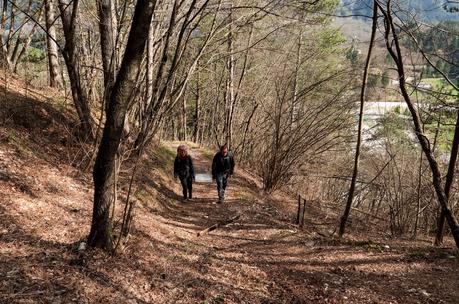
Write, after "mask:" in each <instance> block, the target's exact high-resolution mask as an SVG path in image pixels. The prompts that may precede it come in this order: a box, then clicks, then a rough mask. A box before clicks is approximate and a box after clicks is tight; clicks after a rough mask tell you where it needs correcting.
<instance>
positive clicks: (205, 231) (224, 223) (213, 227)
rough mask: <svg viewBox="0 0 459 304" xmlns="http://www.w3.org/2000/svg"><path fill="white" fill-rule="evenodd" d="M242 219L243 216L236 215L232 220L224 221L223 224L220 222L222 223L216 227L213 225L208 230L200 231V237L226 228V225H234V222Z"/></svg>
mask: <svg viewBox="0 0 459 304" xmlns="http://www.w3.org/2000/svg"><path fill="white" fill-rule="evenodd" d="M240 217H241V216H240V215H239V214H238V215H236V216H234V217H232V218H230V219H227V220H225V221H223V222H220V223H217V224H215V225H212V226H210V227H208V228H206V229H204V230H201V231H199V232H198V236H200V235H203V234H205V233H207V232H210V231H212V230H215V229H217V228H220V227H223V226H226V225H228V224H231V223H233V222H234V221H236V220H238V219H239V218H240Z"/></svg>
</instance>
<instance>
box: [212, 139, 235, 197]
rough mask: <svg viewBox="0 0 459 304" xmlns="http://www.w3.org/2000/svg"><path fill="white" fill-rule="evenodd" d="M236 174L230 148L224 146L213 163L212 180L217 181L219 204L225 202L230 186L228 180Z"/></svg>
mask: <svg viewBox="0 0 459 304" xmlns="http://www.w3.org/2000/svg"><path fill="white" fill-rule="evenodd" d="M233 172H234V158H233V155H232V153H231V152H229V151H228V146H227V145H226V144H224V145H223V146H221V147H220V151H219V152H217V153H216V154H215V156H214V159H213V161H212V179H215V180H217V192H218V202H219V203H223V202H224V201H225V190H226V186H227V185H228V178H229V177H230V176H231V175H233Z"/></svg>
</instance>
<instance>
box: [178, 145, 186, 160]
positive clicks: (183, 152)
mask: <svg viewBox="0 0 459 304" xmlns="http://www.w3.org/2000/svg"><path fill="white" fill-rule="evenodd" d="M187 154H188V148H187V146H185V145H180V146H178V147H177V155H178V156H179V157H181V158H184V157H186V156H187Z"/></svg>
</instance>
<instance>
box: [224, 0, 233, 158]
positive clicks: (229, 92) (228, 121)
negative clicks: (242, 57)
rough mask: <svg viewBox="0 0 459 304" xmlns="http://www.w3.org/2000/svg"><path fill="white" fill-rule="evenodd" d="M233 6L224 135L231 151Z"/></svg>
mask: <svg viewBox="0 0 459 304" xmlns="http://www.w3.org/2000/svg"><path fill="white" fill-rule="evenodd" d="M232 10H233V5H232V4H230V8H229V16H228V19H229V33H228V61H227V69H228V80H227V88H226V94H227V96H226V126H225V130H226V134H225V141H226V144H227V145H228V148H229V149H231V145H232V140H233V117H232V113H233V112H234V110H233V108H234V104H235V98H234V97H235V96H234V54H233V48H234V47H233V12H232Z"/></svg>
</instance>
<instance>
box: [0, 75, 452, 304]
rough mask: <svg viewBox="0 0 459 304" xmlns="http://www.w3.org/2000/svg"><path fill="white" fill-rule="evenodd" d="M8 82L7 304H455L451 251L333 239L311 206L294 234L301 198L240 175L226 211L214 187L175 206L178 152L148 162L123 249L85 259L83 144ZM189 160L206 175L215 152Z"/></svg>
mask: <svg viewBox="0 0 459 304" xmlns="http://www.w3.org/2000/svg"><path fill="white" fill-rule="evenodd" d="M13 82H14V85H10V86H8V87H6V86H5V83H2V82H1V81H0V96H1V97H0V98H1V99H0V103H1V106H0V109H1V110H0V119H1V120H0V121H1V122H2V123H1V125H0V199H1V202H2V204H1V205H0V274H1V278H2V279H1V280H0V303H459V300H458V299H459V290H458V288H457V286H459V277H458V276H457V273H458V271H459V263H458V259H457V257H456V256H454V252H453V251H452V250H450V249H447V248H444V249H434V248H432V247H431V246H429V245H428V244H427V243H423V242H418V243H412V242H401V241H399V242H397V241H391V240H387V239H386V240H379V241H367V240H363V241H358V240H350V239H348V240H344V241H338V240H335V239H333V238H331V237H325V235H327V234H328V233H329V232H330V231H333V229H334V228H335V225H336V217H333V218H331V219H330V218H329V216H330V214H326V213H325V211H323V210H322V209H320V208H319V207H318V206H316V205H309V206H308V212H307V218H306V225H305V228H304V229H302V230H301V229H298V228H297V227H296V225H294V224H293V220H294V218H295V212H296V203H295V201H294V200H292V199H291V198H289V197H287V196H285V195H282V194H279V195H277V196H276V197H274V196H268V195H266V194H264V193H263V192H262V191H261V189H260V181H259V180H258V179H257V178H256V177H254V176H253V175H251V174H250V173H249V172H246V171H244V170H242V169H239V168H238V170H237V171H236V174H235V177H234V178H233V179H231V180H230V186H229V190H228V200H227V202H226V203H224V204H221V205H219V204H215V199H216V189H215V186H214V185H213V184H207V183H201V184H195V192H194V194H195V199H194V200H193V201H192V202H189V203H182V202H180V200H179V198H180V187H179V184H178V182H177V181H175V180H174V179H173V178H172V176H171V175H172V174H171V171H172V161H173V157H174V154H175V152H174V150H175V147H176V146H177V144H178V143H168V142H165V143H163V144H162V145H161V146H159V147H157V148H155V149H154V150H153V152H152V154H150V155H148V156H146V157H144V158H143V159H142V168H141V170H140V172H139V174H138V175H137V181H136V186H135V189H134V195H135V197H136V200H137V201H138V205H137V209H136V217H135V222H134V227H133V231H132V236H131V238H130V240H129V243H128V247H127V248H126V249H125V252H124V253H123V254H122V255H119V256H108V255H106V254H105V253H103V252H101V251H99V250H91V249H88V250H83V251H78V250H77V248H78V245H79V244H80V242H81V241H82V240H84V239H85V237H86V235H87V234H88V232H89V225H90V219H91V209H92V184H91V178H90V174H83V173H81V172H80V170H78V169H77V168H76V165H78V164H79V161H78V160H79V159H81V158H82V157H77V155H84V152H83V150H84V146H82V145H77V144H76V143H75V142H74V139H73V135H72V132H71V131H69V130H71V129H72V124H73V120H72V115H71V113H70V112H68V111H66V110H65V106H63V107H62V108H58V106H56V105H55V101H53V102H51V101H50V99H53V100H55V98H56V96H50V97H49V98H48V97H47V95H46V94H45V93H44V92H40V91H38V90H35V91H33V92H32V91H28V92H27V93H24V91H21V86H22V84H21V82H20V81H18V80H10V84H11V83H13ZM51 104H54V105H51ZM191 153H192V155H193V157H194V159H195V161H196V166H197V167H198V169H199V170H200V171H206V170H208V168H209V167H210V158H211V155H212V153H211V152H209V151H207V150H205V149H201V148H199V147H197V146H192V150H191ZM119 207H121V206H119ZM235 215H239V218H238V220H236V221H235V222H234V223H232V224H230V225H226V226H223V227H220V228H218V229H216V230H214V231H212V232H209V233H205V234H203V235H201V236H197V233H198V232H200V231H202V230H204V229H205V228H208V227H210V226H212V225H214V224H216V223H219V222H221V221H224V220H227V219H229V218H233V217H234V216H235ZM411 246H415V247H411ZM440 278H441V279H440Z"/></svg>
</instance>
